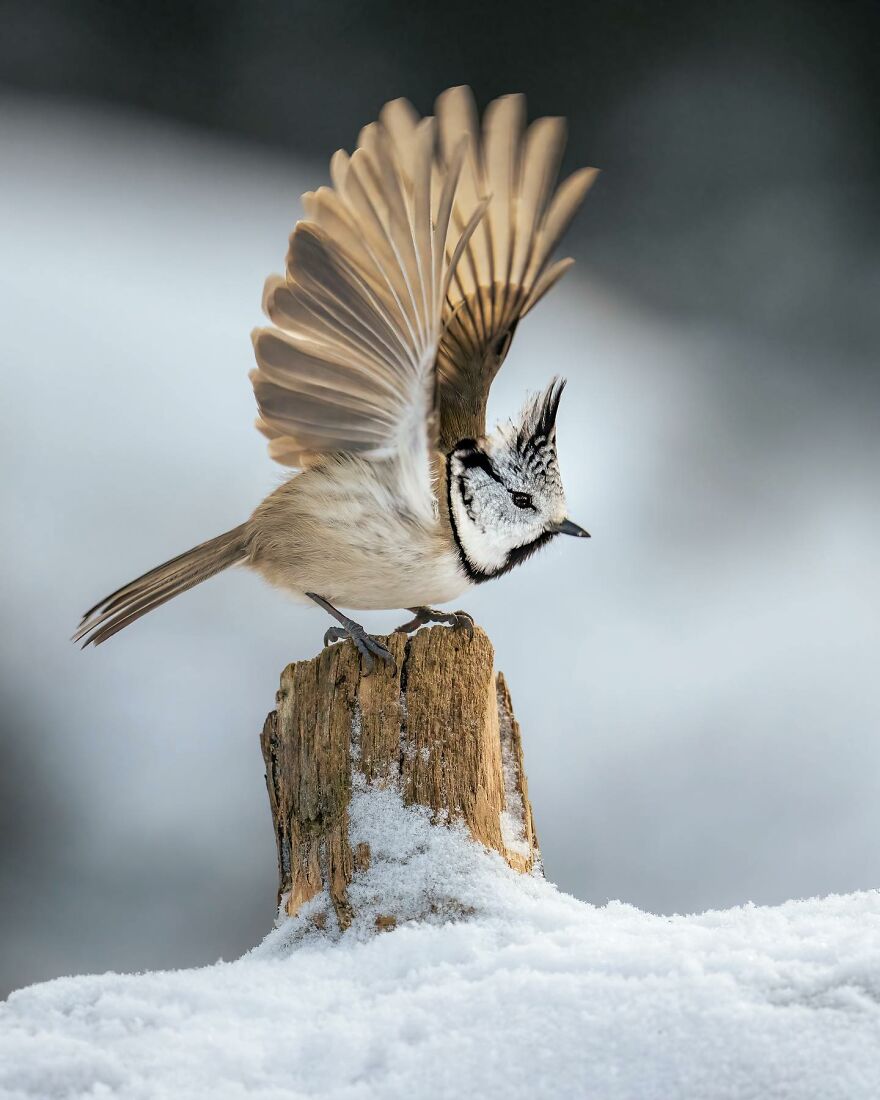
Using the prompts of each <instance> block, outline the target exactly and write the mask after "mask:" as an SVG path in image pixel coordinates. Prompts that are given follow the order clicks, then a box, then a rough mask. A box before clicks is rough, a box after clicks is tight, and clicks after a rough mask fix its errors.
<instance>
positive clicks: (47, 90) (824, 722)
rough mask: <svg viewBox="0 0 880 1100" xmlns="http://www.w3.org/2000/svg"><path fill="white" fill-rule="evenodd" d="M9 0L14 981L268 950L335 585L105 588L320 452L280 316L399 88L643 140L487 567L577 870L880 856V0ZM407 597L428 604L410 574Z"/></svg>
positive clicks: (3, 807)
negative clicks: (291, 249) (315, 198)
mask: <svg viewBox="0 0 880 1100" xmlns="http://www.w3.org/2000/svg"><path fill="white" fill-rule="evenodd" d="M465 10H467V11H468V12H470V11H471V8H470V7H468V8H467V9H463V10H462V12H457V11H456V8H455V5H452V6H450V5H445V6H443V7H442V8H440V7H437V8H432V7H430V6H419V5H412V4H410V5H407V6H405V7H404V6H397V5H394V4H390V3H385V4H381V3H380V4H375V5H372V6H368V7H355V6H346V5H343V4H324V5H322V6H321V7H320V8H318V7H312V6H310V5H285V6H282V5H280V4H273V3H263V4H254V5H245V4H235V3H229V4H225V5H218V4H200V3H190V4H185V5H184V4H176V5H150V4H141V5H128V4H125V3H119V4H114V5H106V4H102V3H97V2H88V0H84V2H81V3H66V4H54V5H53V4H45V5H33V4H23V3H22V4H16V3H11V4H10V3H7V4H6V6H5V8H4V12H3V17H4V24H3V25H4V29H5V33H4V34H3V35H2V36H0V165H2V171H0V334H2V335H0V370H2V378H3V395H4V401H3V403H2V406H0V470H2V480H0V515H2V517H3V538H2V540H0V578H2V581H0V583H2V607H3V627H4V629H3V631H2V635H0V694H2V700H0V707H2V709H0V830H2V848H0V985H2V986H3V988H4V989H7V988H11V987H15V986H18V985H21V984H24V983H27V982H31V981H35V980H39V979H42V978H48V977H52V976H55V975H59V974H64V973H71V972H77V971H83V970H102V969H106V968H117V969H129V970H131V969H138V968H144V967H156V966H172V965H189V964H195V963H200V962H206V961H210V960H213V959H215V958H217V957H218V956H220V955H223V956H225V957H233V956H235V955H236V954H238V953H240V952H242V951H243V950H245V949H246V948H247V947H249V946H251V945H252V944H253V943H255V942H256V941H257V940H258V939H259V938H260V937H261V936H262V935H263V934H264V932H265V931H266V930H267V929H268V927H269V926H270V923H271V920H272V916H273V900H274V890H275V868H274V850H273V840H272V833H271V827H270V821H269V815H268V809H267V804H266V797H265V791H264V787H263V775H262V764H261V758H260V753H259V748H258V742H257V736H258V733H259V730H260V727H261V725H262V720H263V717H264V715H265V713H266V711H267V710H268V709H270V707H271V705H272V701H273V694H274V691H275V687H276V684H277V677H278V674H279V672H280V670H281V668H282V666H283V665H284V664H285V663H286V662H287V661H290V660H294V659H297V658H301V657H307V656H309V655H311V654H312V653H313V652H315V650H316V648H317V647H318V645H319V641H320V636H321V633H322V631H323V629H324V626H325V625H326V624H325V620H324V618H323V616H322V615H321V613H320V612H318V611H309V610H305V609H301V608H298V607H296V606H294V605H293V604H290V603H288V602H287V601H285V599H284V598H283V597H282V596H280V595H279V594H277V593H275V592H274V591H272V590H270V589H268V588H266V587H264V586H263V585H262V584H261V583H260V582H259V581H258V580H257V579H256V578H253V577H250V576H248V575H246V574H244V573H241V572H234V573H229V574H226V575H224V576H223V577H221V578H218V579H216V580H214V581H211V582H209V583H208V584H206V585H205V586H203V587H201V588H199V589H197V590H195V591H194V592H192V593H190V594H188V595H186V596H185V597H184V598H182V599H181V600H179V601H175V602H174V603H172V604H170V605H168V606H167V607H165V608H162V609H161V610H159V611H158V612H156V613H155V614H154V615H151V616H149V617H147V618H146V619H144V620H143V621H142V622H140V623H138V624H137V625H136V626H135V627H133V628H132V629H131V630H130V631H126V632H124V633H123V634H122V635H120V636H119V637H118V638H116V639H114V640H113V641H112V642H111V643H110V644H108V645H107V646H106V647H102V648H101V649H99V650H98V651H95V652H92V651H89V652H86V653H81V652H79V651H78V650H77V649H76V648H75V647H73V646H72V645H71V644H70V643H69V642H68V641H67V638H68V636H69V634H70V633H71V631H72V629H73V627H74V626H75V624H76V622H77V620H78V618H79V615H80V613H81V612H82V611H83V609H84V608H85V607H86V606H88V605H89V604H90V603H92V602H94V600H95V599H97V598H98V597H99V596H101V595H103V594H104V593H105V592H106V591H108V590H110V589H111V588H113V587H116V586H117V585H118V584H120V583H122V582H124V581H127V580H129V579H130V578H131V577H132V576H134V575H136V574H137V573H140V572H142V571H143V570H145V569H147V568H149V567H150V566H152V565H154V564H156V563H157V562H159V561H161V560H164V559H165V558H167V557H169V556H171V555H172V554H174V553H177V552H179V551H180V550H182V549H185V548H187V547H189V546H191V545H193V544H194V543H196V542H199V541H201V540H203V539H205V538H207V537H210V536H211V535H213V534H215V533H217V532H219V531H220V530H225V529H226V528H228V527H230V526H232V525H234V524H236V523H238V522H240V521H241V520H242V519H243V518H244V517H245V516H246V515H247V513H248V512H249V510H250V509H251V508H252V507H253V506H254V504H256V502H257V501H258V500H259V499H260V497H261V496H262V495H263V494H265V492H266V491H267V490H269V489H270V488H272V487H273V486H274V485H275V484H277V482H278V479H279V477H281V476H283V475H282V473H281V471H280V468H278V467H275V466H273V464H272V463H270V462H269V460H268V458H267V457H266V456H265V453H264V449H263V445H262V440H261V437H259V436H258V435H257V433H256V432H254V430H253V428H252V426H251V421H252V416H253V404H252V397H251V393H250V387H249V383H248V381H247V371H248V369H249V368H250V365H251V351H250V344H249V338H248V333H249V330H250V329H251V327H253V325H255V324H257V323H259V322H260V314H259V301H260V292H261V288H262V282H263V278H264V277H265V275H266V274H267V273H268V272H270V271H274V270H278V269H279V268H280V267H281V264H282V262H283V256H284V252H285V247H286V237H287V233H288V232H289V230H290V228H291V227H292V225H293V222H294V221H295V220H296V218H297V217H298V216H299V214H300V207H299V202H298V197H297V196H298V195H299V193H300V192H301V191H302V190H304V189H306V188H309V187H314V186H316V185H317V184H319V183H320V182H323V181H324V180H325V179H326V162H327V158H328V157H329V154H330V153H331V152H332V151H333V149H334V148H335V147H336V146H337V145H347V146H349V147H350V146H351V144H352V143H353V141H354V139H355V136H356V132H357V129H358V127H359V126H360V125H361V124H362V123H364V122H366V121H368V120H369V119H370V118H372V117H374V115H375V113H376V111H377V109H378V108H379V106H380V105H381V103H382V102H383V100H384V99H386V98H389V97H391V96H394V95H398V94H408V95H410V96H411V97H412V98H413V99H414V100H415V102H416V103H417V105H418V106H419V107H420V108H421V109H423V110H427V109H429V107H430V103H431V99H432V97H433V95H434V94H435V93H436V92H438V91H440V90H441V89H442V88H443V87H444V86H446V85H447V84H451V83H455V82H461V81H469V82H471V83H472V84H474V86H475V87H476V89H477V92H478V95H479V98H480V100H481V102H485V101H486V100H487V99H488V98H489V97H490V96H491V95H494V94H498V93H501V92H504V91H509V90H515V89H522V90H525V91H526V92H528V93H529V95H530V102H531V107H532V113H533V114H535V113H539V112H561V113H566V114H568V115H569V116H571V119H572V137H571V146H570V151H569V156H568V163H569V165H570V166H572V167H573V166H575V165H577V164H580V163H593V164H597V165H599V166H601V167H602V168H603V169H604V173H603V175H602V176H601V177H600V180H599V182H598V184H597V185H596V188H595V190H594V193H593V194H592V195H591V196H590V198H589V199H588V200H587V204H586V207H585V209H584V211H583V214H582V215H581V218H580V220H579V222H578V225H577V229H576V232H575V233H574V234H573V235H572V238H571V240H570V251H571V252H572V253H573V254H574V255H575V256H576V257H577V260H578V264H577V268H576V270H575V272H574V273H572V274H570V275H569V276H567V278H566V280H565V282H564V283H563V284H562V286H561V288H560V290H559V291H558V292H556V293H554V295H553V296H552V297H551V298H550V299H548V300H547V301H545V302H544V303H543V304H542V305H541V307H540V308H539V310H537V311H536V313H535V314H534V316H533V317H531V318H529V320H528V322H526V323H525V324H524V325H523V326H522V328H521V330H520V332H519V333H518V334H517V338H516V341H515V344H514V348H513V352H512V354H511V357H510V359H509V360H508V362H507V364H506V365H505V368H504V370H503V372H502V374H501V375H500V377H499V380H498V382H497V384H496V387H495V390H494V391H493V402H492V409H491V411H492V412H493V414H494V415H496V416H499V417H500V416H506V415H508V414H510V413H513V412H515V411H516V409H517V408H518V407H519V405H520V403H521V401H522V398H523V395H524V392H525V391H526V390H528V389H530V388H531V389H534V388H537V387H538V386H540V385H543V384H544V382H545V381H546V380H547V379H548V378H549V376H551V375H552V374H554V373H557V372H558V373H562V374H565V375H567V376H568V378H569V379H570V385H569V389H568V390H567V392H566V395H565V398H564V401H563V407H562V412H561V417H560V448H561V460H562V467H563V474H564V478H565V481H566V487H567V490H568V495H569V499H570V503H571V511H572V515H573V516H574V517H575V518H576V519H577V520H578V521H579V522H581V523H583V524H584V525H585V526H587V527H588V528H589V529H590V530H591V531H592V533H593V539H592V541H591V542H590V543H586V544H584V543H575V542H573V541H566V540H557V544H554V545H553V546H552V547H550V548H549V549H548V550H546V551H545V552H544V553H543V554H542V555H541V556H540V557H539V558H537V559H535V560H534V561H532V562H530V563H529V564H528V566H527V567H525V568H523V569H522V570H519V571H517V572H515V573H514V574H512V575H511V576H509V577H508V578H506V579H504V580H502V581H499V582H497V583H496V584H493V585H488V586H485V587H484V588H482V589H481V590H479V591H477V592H475V593H474V594H473V595H471V596H468V597H466V599H465V600H463V601H462V603H463V604H464V605H465V606H466V607H467V608H468V609H469V610H470V611H472V612H473V613H474V614H475V615H476V617H477V619H478V620H479V621H480V623H481V624H482V625H483V626H484V627H485V628H486V629H487V630H488V632H489V634H490V636H491V637H492V638H493V640H494V642H495V645H496V649H497V659H498V664H499V667H501V668H503V669H504V671H505V673H506V674H507V676H508V678H509V682H510V684H511V686H512V691H513V696H514V703H515V706H516V709H517V714H518V716H519V718H520V720H521V723H522V725H523V728H524V733H525V740H526V756H527V765H528V772H529V780H530V786H531V791H532V798H533V803H534V807H535V812H536V815H537V823H538V828H539V834H540V837H541V841H542V846H543V850H544V856H545V861H546V867H547V872H548V875H549V876H550V877H551V878H552V879H553V880H554V881H555V882H557V883H558V884H559V886H560V887H561V888H562V889H565V890H569V891H571V892H573V893H575V894H577V895H578V896H579V897H582V898H585V899H588V900H590V901H595V902H599V903H601V902H602V901H604V900H605V899H607V898H622V899H623V900H625V901H629V902H632V903H633V904H636V905H639V906H643V907H646V908H649V909H652V910H654V911H658V912H672V911H685V910H694V909H702V908H705V907H710V906H728V905H733V904H738V903H742V902H745V901H748V900H753V901H755V902H766V903H772V902H777V901H780V900H783V899H785V898H787V897H791V896H804V895H810V894H816V893H824V892H828V891H843V890H852V889H857V888H870V887H875V886H876V885H877V884H878V882H880V853H878V849H877V845H876V836H877V835H878V831H880V797H878V795H880V738H878V734H880V684H878V676H877V673H876V667H877V663H878V656H880V627H878V622H877V619H878V615H877V612H878V606H880V600H878V597H880V583H878V574H880V570H878V544H880V505H878V491H877V485H878V475H880V433H878V412H880V400H878V399H880V379H878V367H877V350H878V344H880V340H878V335H880V332H878V329H880V321H878V310H877V299H878V291H880V244H878V237H880V235H878V220H877V204H876V193H877V192H876V184H877V162H878V156H877V154H878V149H877V144H876V129H875V128H876V121H875V119H876V99H877V96H876V92H877V87H876V82H877V72H876V66H875V65H874V64H873V52H872V48H871V42H872V41H873V42H876V33H875V32H876V31H877V18H876V9H875V8H872V7H868V6H867V5H866V6H860V5H857V4H852V5H848V4H840V5H826V6H818V5H812V4H800V5H797V6H787V5H784V4H776V3H771V4H764V5H760V6H750V5H735V6H734V5H729V6H723V7H719V8H714V7H712V6H711V5H705V4H701V5H696V4H685V3H679V4H669V5H641V4H619V3H618V4H615V3H596V4H584V5H580V6H578V9H577V12H572V11H569V10H568V6H561V5H560V6H558V7H554V6H553V5H541V6H540V8H539V9H538V8H535V9H532V8H530V7H527V6H522V7H518V6H517V5H516V4H506V5H504V6H503V7H501V6H497V7H494V6H493V5H492V4H489V5H487V6H480V8H479V10H478V11H474V12H471V14H470V15H469V17H468V18H469V19H470V22H468V21H467V20H466V19H465V15H464V11H465ZM365 619H366V621H367V623H368V625H369V626H370V627H371V628H373V629H377V630H381V629H385V628H388V627H391V626H393V625H395V624H396V622H397V621H399V619H400V613H399V612H398V613H391V612H389V613H388V614H382V615H380V614H376V615H367V616H365Z"/></svg>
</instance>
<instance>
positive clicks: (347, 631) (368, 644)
mask: <svg viewBox="0 0 880 1100" xmlns="http://www.w3.org/2000/svg"><path fill="white" fill-rule="evenodd" d="M346 638H350V639H351V640H352V641H353V642H354V644H355V648H356V649H357V651H358V653H360V655H361V657H362V658H363V662H364V668H365V669H366V674H367V675H368V676H369V674H370V673H371V672H372V671H373V668H374V666H375V661H374V660H373V658H374V657H378V658H379V660H380V661H385V662H386V664H389V665H391V667H392V669H396V667H397V662H396V661H395V660H394V657H393V655H392V654H391V653H390V651H389V650H388V649H386V648H385V646H383V645H382V643H381V642H380V641H379V639H378V638H374V637H373V635H372V634H368V633H367V632H366V630H364V628H363V627H362V626H361V625H360V623H356V622H354V620H352V619H348V620H347V621H346V622H344V623H343V624H342V626H331V627H330V628H329V629H328V630H327V631H326V632H325V634H324V645H331V644H332V643H333V642H342V641H345V639H346Z"/></svg>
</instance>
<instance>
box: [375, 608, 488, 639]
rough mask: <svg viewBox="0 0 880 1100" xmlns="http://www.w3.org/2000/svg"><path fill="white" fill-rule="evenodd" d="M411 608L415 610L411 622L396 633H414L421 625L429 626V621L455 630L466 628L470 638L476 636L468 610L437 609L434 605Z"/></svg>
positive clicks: (400, 627) (403, 624) (402, 625)
mask: <svg viewBox="0 0 880 1100" xmlns="http://www.w3.org/2000/svg"><path fill="white" fill-rule="evenodd" d="M409 610H410V611H412V612H413V618H412V619H410V620H409V622H406V623H402V624H401V625H400V626H399V627H398V628H397V630H395V634H398V633H400V634H412V633H413V631H415V630H418V629H419V627H420V626H427V624H428V623H442V624H443V625H444V626H451V627H452V628H453V629H454V630H466V631H467V634H468V637H469V638H472V637H473V636H474V620H473V616H471V615H469V614H468V613H467V611H435V610H434V609H433V608H432V607H411V608H410V609H409Z"/></svg>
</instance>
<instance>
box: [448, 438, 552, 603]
mask: <svg viewBox="0 0 880 1100" xmlns="http://www.w3.org/2000/svg"><path fill="white" fill-rule="evenodd" d="M472 443H473V441H472V440H462V442H461V443H459V444H458V445H457V446H456V447H454V448H453V449H452V450H451V451H450V452H449V454H448V455H447V456H446V508H447V511H448V512H449V525H450V527H451V528H452V537H453V539H454V540H455V547H456V549H457V550H458V559H459V561H460V562H461V567H462V569H463V570H464V571H465V574H466V575H467V578H468V580H469V581H470V582H471V584H483V583H484V582H485V581H491V580H494V579H495V577H502V576H504V574H505V573H509V572H510V571H511V569H513V568H514V567H515V566H517V565H520V564H521V563H522V562H524V561H526V560H527V559H528V558H530V557H531V556H532V554H534V553H535V551H537V550H540V549H541V547H542V546H544V545H546V543H548V542H549V541H550V540H551V539H552V538H553V537H554V534H555V532H553V531H544V532H543V533H542V534H540V535H538V536H537V538H534V539H532V541H531V542H527V543H525V544H524V545H523V546H515V547H514V548H513V549H512V550H510V551H508V554H507V557H506V558H505V560H504V564H503V565H500V566H499V567H498V568H497V569H492V570H490V571H488V572H487V571H486V570H485V569H481V568H480V566H478V565H476V564H475V563H474V562H472V561H471V559H470V558H469V557H468V556H467V551H466V550H465V548H464V545H463V544H462V541H461V535H459V533H458V524H457V523H456V522H455V509H454V508H453V506H452V479H453V476H454V475H453V473H452V456H453V455H456V457H457V458H458V459H459V460H460V461H461V462H462V464H463V465H464V466H466V467H469V466H470V467H472V466H479V467H480V468H481V469H483V470H486V472H487V473H488V474H489V476H490V477H493V478H494V479H495V480H496V481H498V482H500V481H501V478H500V477H499V476H498V474H497V473H496V472H495V470H494V468H493V467H492V463H491V462H490V461H489V457H488V456H487V455H485V454H483V452H482V451H476V450H473V451H472V450H470V449H469V450H468V451H467V453H466V454H460V453H458V454H456V452H458V450H459V447H461V446H462V445H464V446H468V445H469V444H472ZM476 455H480V456H482V458H483V459H485V461H486V462H487V463H488V464H489V467H490V469H488V470H487V469H486V466H485V465H484V464H483V462H481V461H476V460H474V456H476Z"/></svg>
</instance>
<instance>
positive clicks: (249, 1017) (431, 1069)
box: [0, 783, 880, 1100]
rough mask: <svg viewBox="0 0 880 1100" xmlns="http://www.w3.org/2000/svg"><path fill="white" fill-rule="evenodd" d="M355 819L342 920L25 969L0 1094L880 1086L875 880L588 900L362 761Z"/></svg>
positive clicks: (720, 1090)
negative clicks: (193, 948) (694, 902)
mask: <svg viewBox="0 0 880 1100" xmlns="http://www.w3.org/2000/svg"><path fill="white" fill-rule="evenodd" d="M351 840H352V842H353V843H357V842H359V841H363V840H367V842H368V843H369V844H370V846H371V854H372V861H371V864H370V866H369V868H367V869H366V870H363V871H360V872H358V873H357V875H356V877H355V881H354V883H353V885H352V889H351V895H350V896H351V901H352V903H353V905H354V907H355V909H356V912H357V916H356V918H355V921H354V923H353V925H352V926H351V928H350V929H349V930H348V931H347V932H345V933H340V931H339V929H338V927H337V926H336V925H335V923H334V921H333V919H332V910H331V909H329V905H328V899H327V898H326V897H324V896H319V897H317V898H315V899H313V901H312V902H310V903H309V905H307V906H306V907H304V909H303V910H302V911H301V912H300V914H298V915H297V917H296V918H292V919H285V920H283V921H281V922H279V924H278V926H277V927H276V928H275V929H274V930H273V931H272V932H271V933H270V934H269V935H268V936H267V937H266V939H265V940H264V942H263V943H262V944H260V945H259V946H258V947H257V948H255V949H254V950H253V951H252V952H250V953H249V954H248V955H246V956H245V957H243V958H241V959H239V960H237V961H235V962H230V963H223V962H219V963H217V964H215V965H214V966H208V967H204V968H200V969H194V970H179V971H169V972H156V973H145V974H130V975H121V974H112V973H108V974H103V975H93V976H84V977H74V978H61V979H58V980H56V981H52V982H46V983H44V984H42V985H35V986H31V987H30V988H27V989H23V990H20V991H19V992H17V993H14V994H13V995H12V996H11V997H10V998H9V1000H8V1002H7V1003H6V1004H5V1005H3V1006H0V1096H2V1097H3V1100H18V1098H25V1097H27V1098H33V1097H40V1098H43V1097H48V1096H51V1097H53V1098H55V1100H64V1098H74V1097H90V1098H98V1097H125V1098H126V1100H142V1098H154V1097H155V1098H164V1097H175V1098H178V1097H179V1098H184V1100H185V1098H187V1097H200V1096H211V1097H212V1098H219V1100H223V1098H238V1097H260V1098H266V1100H274V1098H279V1100H280V1098H282V1097H284V1098H300V1097H302V1098H306V1097H309V1098H311V1097H315V1098H317V1097H322V1098H334V1100H336V1098H339V1100H343V1098H344V1100H358V1098H367V1097H382V1098H392V1100H393V1098H396V1097H407V1098H412V1097H415V1098H419V1097H431V1098H434V1097H440V1098H442V1097H456V1098H459V1097H462V1096H477V1097H503V1098H504V1100H516V1098H518V1097H536V1096H539V1097H543V1096H547V1097H591V1098H592V1097H595V1098H597V1100H618V1098H620V1100H623V1098H627V1100H630V1098H632V1100H676V1098H688V1100H716V1098H717V1100H722V1098H725V1100H726V1098H730V1100H734V1098H736V1100H744V1098H756V1100H758V1098H760V1100H767V1098H776V1097H786V1098H797V1100H801V1098H810V1097H816V1098H821V1100H836V1098H840V1100H862V1098H864V1100H868V1098H871V1100H874V1098H876V1097H877V1096H878V1095H880V893H878V892H877V891H869V892H864V893H856V894H850V895H847V896H831V897H826V898H823V899H813V900H809V901H796V902H788V903H786V904H784V905H781V906H778V907H775V908H762V907H756V906H745V907H742V908H737V909H731V910H728V911H724V912H707V913H703V914H701V915H697V916H674V917H661V916H654V915H651V914H648V913H644V912H641V911H639V910H638V909H635V908H634V907H632V906H630V905H626V904H622V903H620V902H610V903H608V904H607V905H605V906H602V907H596V906H591V905H587V904H585V903H583V902H580V901H576V900H575V899H574V898H571V897H568V896H566V895H565V894H562V893H560V892H558V891H557V890H556V889H555V888H554V887H553V886H552V885H550V884H549V883H547V882H545V881H544V880H543V879H542V878H540V877H539V876H537V875H534V876H522V875H518V874H516V873H515V872H513V871H512V870H510V868H509V867H508V866H507V865H506V864H505V863H504V861H503V860H502V859H501V858H500V857H499V856H497V855H495V854H494V853H488V852H487V851H485V850H484V849H482V848H481V847H479V846H477V845H476V844H474V843H473V842H472V841H471V840H470V839H469V838H468V837H467V836H466V834H465V833H464V832H463V831H462V830H461V829H460V828H459V827H456V826H452V827H449V828H439V827H437V826H436V825H432V824H431V822H430V820H429V819H428V816H427V814H426V813H425V812H424V811H422V810H419V809H413V808H405V807H404V806H403V805H402V803H401V801H400V799H399V796H398V794H397V793H396V791H395V790H394V789H393V788H389V789H385V790H375V789H369V788H367V787H365V786H364V785H363V784H362V783H361V784H359V787H358V790H357V791H356V793H355V797H354V799H353V801H352V812H351ZM227 904H235V899H234V898H229V899H228V900H227ZM320 912H323V913H324V914H325V915H327V914H328V913H329V914H331V916H330V919H328V920H327V921H326V926H325V929H324V930H323V931H321V930H320V929H318V928H317V927H316V925H315V921H314V917H315V915H316V914H318V913H320ZM388 914H391V915H395V916H396V917H397V918H398V921H399V923H398V925H397V927H396V928H394V929H393V930H392V931H389V932H383V933H377V932H376V930H375V929H376V917H377V916H381V915H388ZM409 918H412V920H411V922H410V923H403V922H404V920H405V919H409ZM416 918H417V919H416Z"/></svg>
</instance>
